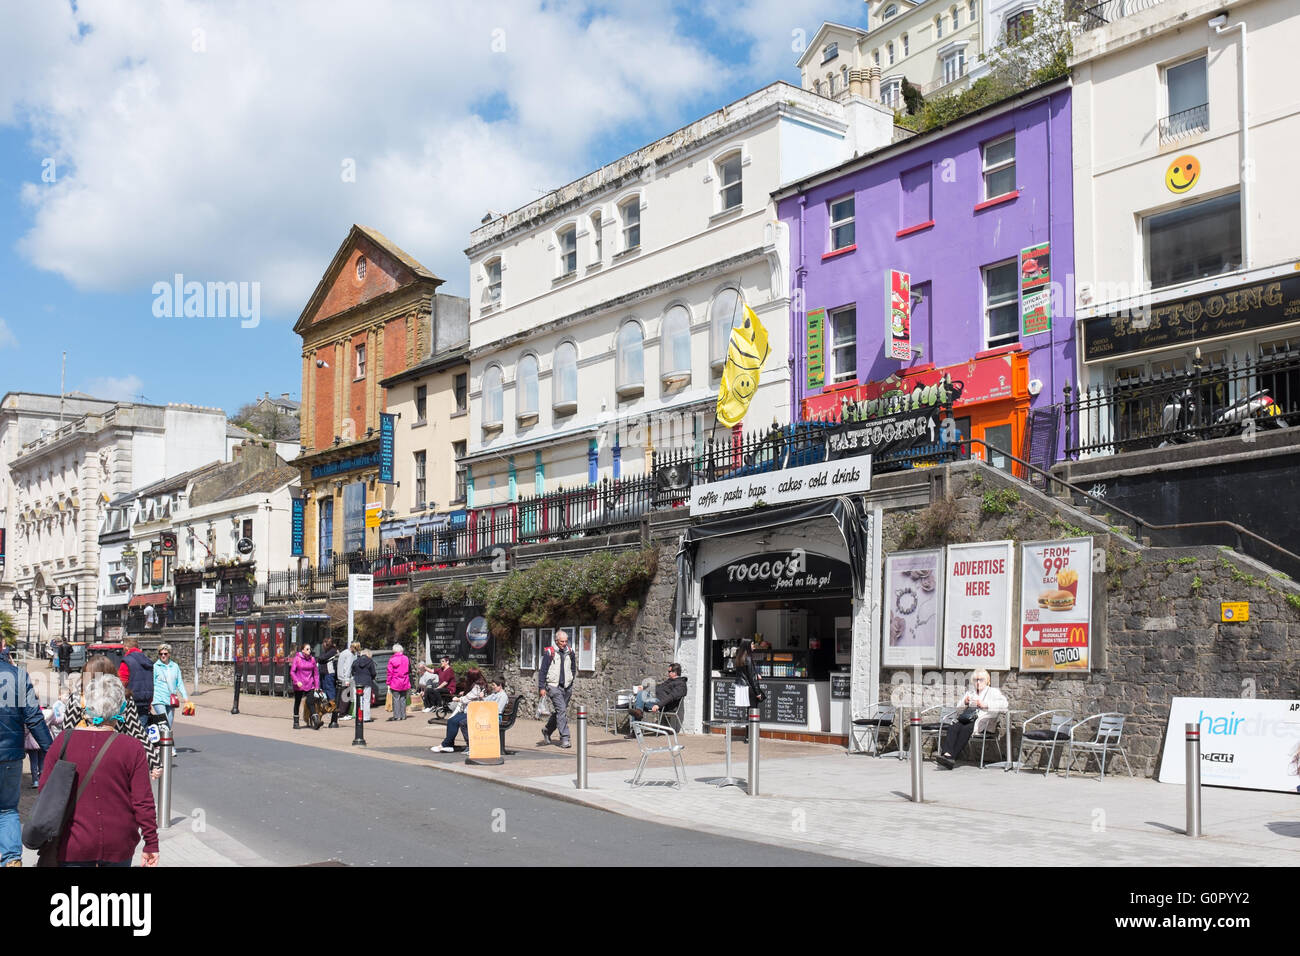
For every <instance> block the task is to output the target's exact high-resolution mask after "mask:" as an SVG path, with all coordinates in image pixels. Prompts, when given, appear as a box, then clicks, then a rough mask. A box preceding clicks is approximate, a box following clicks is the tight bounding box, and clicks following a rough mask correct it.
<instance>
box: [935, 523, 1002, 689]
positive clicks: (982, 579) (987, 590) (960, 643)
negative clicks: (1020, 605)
mask: <svg viewBox="0 0 1300 956" xmlns="http://www.w3.org/2000/svg"><path fill="white" fill-rule="evenodd" d="M1014 549H1015V542H1014V541H981V542H976V543H974V544H951V545H949V546H948V561H947V566H948V574H947V578H948V579H947V581H946V582H945V587H946V594H945V595H944V614H943V633H944V638H943V666H944V668H946V669H950V670H971V669H973V668H979V667H983V668H985V669H987V670H999V671H1005V670H1009V669H1010V668H1011V588H1012V583H1013V578H1012V563H1013V561H1014V560H1015V551H1014Z"/></svg>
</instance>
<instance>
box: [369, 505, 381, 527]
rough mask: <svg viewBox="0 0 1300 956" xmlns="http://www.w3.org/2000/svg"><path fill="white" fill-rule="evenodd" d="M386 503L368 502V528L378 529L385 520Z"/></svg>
mask: <svg viewBox="0 0 1300 956" xmlns="http://www.w3.org/2000/svg"><path fill="white" fill-rule="evenodd" d="M383 514H384V503H383V502H382V501H367V502H366V527H367V528H378V527H379V525H380V522H381V521H382V520H383Z"/></svg>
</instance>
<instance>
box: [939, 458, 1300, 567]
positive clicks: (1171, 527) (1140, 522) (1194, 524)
mask: <svg viewBox="0 0 1300 956" xmlns="http://www.w3.org/2000/svg"><path fill="white" fill-rule="evenodd" d="M963 441H964V442H969V443H970V444H972V445H983V446H984V449H985V451H986V452H997V453H998V454H999V455H1005V456H1006V457H1007V458H1010V459H1011V460H1012V461H1014V462H1016V463H1017V464H1019V465H1023V466H1024V467H1025V468H1027V469H1028V470H1029V471H1032V472H1034V473H1036V474H1039V475H1042V476H1043V478H1045V479H1046V480H1047V481H1054V482H1056V483H1057V484H1058V485H1061V486H1062V487H1064V488H1068V489H1069V490H1070V491H1072V492H1074V493H1075V494H1080V495H1083V497H1085V498H1087V499H1088V500H1089V501H1095V502H1096V503H1097V504H1099V505H1100V506H1101V507H1103V508H1105V509H1106V510H1107V511H1110V512H1113V513H1115V514H1118V515H1122V516H1123V517H1124V518H1126V519H1127V520H1129V521H1132V522H1133V526H1134V527H1133V530H1134V531H1135V532H1136V534H1137V536H1138V537H1139V538H1140V537H1141V536H1142V529H1143V528H1146V529H1148V530H1150V531H1185V530H1188V529H1190V528H1226V529H1228V530H1230V531H1232V532H1233V533H1234V534H1236V536H1237V550H1239V551H1240V550H1242V548H1241V539H1242V536H1243V535H1244V536H1246V537H1248V538H1250V539H1252V540H1253V541H1257V542H1259V543H1260V544H1262V545H1264V546H1265V547H1267V548H1271V549H1273V550H1274V551H1276V552H1277V553H1278V554H1281V555H1285V556H1286V557H1287V558H1288V559H1289V560H1291V561H1294V562H1295V563H1296V564H1297V565H1300V554H1294V553H1293V552H1291V551H1288V550H1287V549H1286V548H1284V547H1282V546H1281V545H1280V544H1276V543H1275V542H1272V541H1270V540H1268V538H1264V537H1261V536H1260V535H1257V534H1256V533H1255V532H1253V531H1251V530H1250V529H1249V528H1243V527H1242V526H1241V525H1239V524H1237V523H1236V522H1235V521H1184V522H1180V523H1178V524H1154V523H1153V522H1150V521H1147V520H1146V519H1145V518H1140V517H1138V516H1137V515H1135V514H1131V513H1130V512H1127V511H1125V510H1124V509H1123V508H1120V507H1118V506H1117V505H1113V504H1111V503H1110V502H1108V501H1106V500H1104V499H1102V498H1098V497H1097V496H1096V495H1094V494H1092V493H1091V492H1088V491H1084V490H1083V489H1082V488H1080V487H1079V486H1078V485H1074V484H1071V483H1070V482H1068V481H1066V480H1065V479H1064V478H1058V477H1057V476H1056V475H1053V474H1050V473H1048V472H1046V471H1043V469H1041V468H1038V467H1037V466H1035V465H1031V464H1030V463H1029V462H1027V461H1024V460H1023V459H1020V458H1017V457H1016V456H1015V455H1013V454H1011V453H1010V452H1008V451H1003V450H1002V449H1001V448H996V447H994V446H993V445H990V444H988V443H987V442H985V441H984V440H982V439H979V438H966V439H963ZM986 463H987V462H986ZM990 467H991V466H990ZM1012 477H1013V478H1014V477H1016V476H1015V475H1012ZM1019 480H1021V481H1023V480H1024V479H1019Z"/></svg>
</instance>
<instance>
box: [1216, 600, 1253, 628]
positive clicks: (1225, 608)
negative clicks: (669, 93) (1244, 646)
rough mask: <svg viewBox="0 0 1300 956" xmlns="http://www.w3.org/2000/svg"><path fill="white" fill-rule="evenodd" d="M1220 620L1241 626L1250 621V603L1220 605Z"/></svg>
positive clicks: (1235, 602) (1229, 602) (1237, 602)
mask: <svg viewBox="0 0 1300 956" xmlns="http://www.w3.org/2000/svg"><path fill="white" fill-rule="evenodd" d="M1219 620H1220V621H1223V622H1225V623H1230V624H1239V623H1241V622H1242V621H1249V620H1250V602H1249V601H1224V602H1222V603H1221V604H1220V605H1219Z"/></svg>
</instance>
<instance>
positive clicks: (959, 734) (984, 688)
mask: <svg viewBox="0 0 1300 956" xmlns="http://www.w3.org/2000/svg"><path fill="white" fill-rule="evenodd" d="M971 682H972V684H973V686H972V687H970V688H969V689H968V690H967V691H966V696H965V697H963V698H962V699H961V706H962V707H964V708H965V710H963V711H961V712H960V713H959V714H957V718H956V719H955V720H954V721H953V722H952V723H950V724H949V725H948V730H947V732H946V733H945V734H944V735H943V753H942V754H937V755H936V756H935V758H934V762H935V763H937V764H938V765H939V766H940V767H946V768H947V769H949V770H951V769H952V768H953V763H954V761H955V760H956V757H957V755H958V754H960V753H961V752H962V751H963V750H965V749H966V744H967V742H969V740H970V738H971V734H982V733H984V732H985V731H987V730H988V728H989V727H991V726H993V724H994V722H995V721H996V720H997V719H998V715H999V714H1000V713H1002V712H1005V711H1006V710H1007V708H1008V707H1010V704H1008V703H1007V697H1006V695H1005V694H1004V693H1002V691H1000V690H998V689H997V688H996V687H990V686H989V672H988V671H986V670H977V671H976V672H975V673H974V675H972V677H971Z"/></svg>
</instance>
